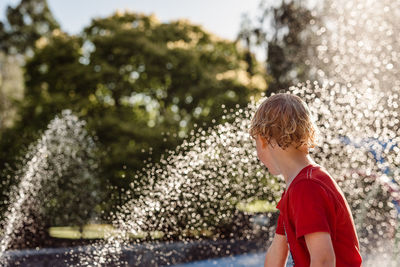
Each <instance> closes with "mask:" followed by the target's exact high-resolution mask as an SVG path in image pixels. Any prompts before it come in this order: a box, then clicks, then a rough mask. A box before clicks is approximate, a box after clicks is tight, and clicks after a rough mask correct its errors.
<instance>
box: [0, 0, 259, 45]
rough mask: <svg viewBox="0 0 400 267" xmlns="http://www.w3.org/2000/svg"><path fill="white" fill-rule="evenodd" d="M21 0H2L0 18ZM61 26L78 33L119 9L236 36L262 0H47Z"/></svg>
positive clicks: (220, 34) (231, 38) (226, 35)
mask: <svg viewBox="0 0 400 267" xmlns="http://www.w3.org/2000/svg"><path fill="white" fill-rule="evenodd" d="M19 2H20V0H0V20H4V18H5V11H6V7H7V6H8V5H11V6H15V5H16V4H18V3H19ZM47 2H48V5H49V7H50V10H51V11H52V12H53V15H54V16H55V18H56V19H57V21H58V22H59V23H60V25H61V28H62V29H63V30H64V31H66V32H68V33H70V34H76V33H79V32H80V31H81V30H82V29H83V28H84V27H85V26H87V25H89V23H90V21H91V19H92V18H93V17H99V16H100V17H104V16H108V15H110V14H112V13H113V12H115V11H116V10H117V9H122V10H123V9H126V8H128V9H129V10H131V11H135V12H141V13H145V14H152V13H153V14H155V15H156V16H157V17H158V19H159V20H161V21H162V22H168V21H170V20H176V19H179V18H185V19H188V20H190V21H191V22H192V23H194V24H200V25H202V26H203V28H204V29H205V30H206V31H209V32H211V33H214V34H217V35H218V36H220V37H223V38H226V39H230V40H234V39H235V38H236V36H237V34H238V32H239V28H240V22H241V17H242V14H243V13H249V14H256V13H257V8H258V5H259V3H260V0H246V1H244V0H47Z"/></svg>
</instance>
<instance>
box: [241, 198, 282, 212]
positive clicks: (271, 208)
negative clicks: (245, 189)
mask: <svg viewBox="0 0 400 267" xmlns="http://www.w3.org/2000/svg"><path fill="white" fill-rule="evenodd" d="M236 208H237V209H238V210H240V211H243V212H247V213H266V212H276V211H277V209H276V207H275V205H274V204H271V203H269V202H268V201H267V200H262V199H257V200H253V201H251V202H249V203H246V202H239V203H238V204H237V205H236Z"/></svg>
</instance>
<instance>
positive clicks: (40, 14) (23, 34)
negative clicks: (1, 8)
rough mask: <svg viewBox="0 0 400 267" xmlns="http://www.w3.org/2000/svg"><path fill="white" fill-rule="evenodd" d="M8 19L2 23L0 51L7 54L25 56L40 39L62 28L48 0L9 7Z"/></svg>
mask: <svg viewBox="0 0 400 267" xmlns="http://www.w3.org/2000/svg"><path fill="white" fill-rule="evenodd" d="M6 17H7V21H6V22H0V40H1V41H0V50H2V51H4V52H5V53H7V54H9V53H11V54H17V53H22V54H25V53H26V52H29V51H30V50H31V49H33V47H34V46H35V42H36V41H37V40H38V39H39V38H40V37H42V36H45V35H49V34H50V33H51V32H52V31H53V30H55V29H59V28H60V26H59V24H58V23H57V21H56V20H55V19H54V17H53V15H52V13H51V11H50V9H49V7H48V5H47V1H46V0H21V2H20V3H19V4H18V5H17V6H16V7H11V6H8V7H7V11H6Z"/></svg>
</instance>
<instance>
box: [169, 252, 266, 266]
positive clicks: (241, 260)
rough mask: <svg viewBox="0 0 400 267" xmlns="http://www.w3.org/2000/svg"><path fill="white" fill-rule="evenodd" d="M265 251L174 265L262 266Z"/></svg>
mask: <svg viewBox="0 0 400 267" xmlns="http://www.w3.org/2000/svg"><path fill="white" fill-rule="evenodd" d="M265 253H266V252H262V253H256V254H243V255H236V256H230V257H225V258H218V259H209V260H203V261H195V262H191V263H186V264H178V265H174V267H214V266H218V267H262V266H264V260H265Z"/></svg>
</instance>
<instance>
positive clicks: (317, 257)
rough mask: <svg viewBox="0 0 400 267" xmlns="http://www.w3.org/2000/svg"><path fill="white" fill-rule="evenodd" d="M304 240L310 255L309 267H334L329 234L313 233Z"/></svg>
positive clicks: (333, 253) (333, 252) (333, 254)
mask: <svg viewBox="0 0 400 267" xmlns="http://www.w3.org/2000/svg"><path fill="white" fill-rule="evenodd" d="M304 238H305V240H306V244H307V248H308V252H309V253H310V259H311V264H310V267H322V266H324V267H325V266H326V267H335V251H334V249H333V245H332V240H331V235H330V234H329V233H326V232H315V233H311V234H307V235H305V236H304Z"/></svg>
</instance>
